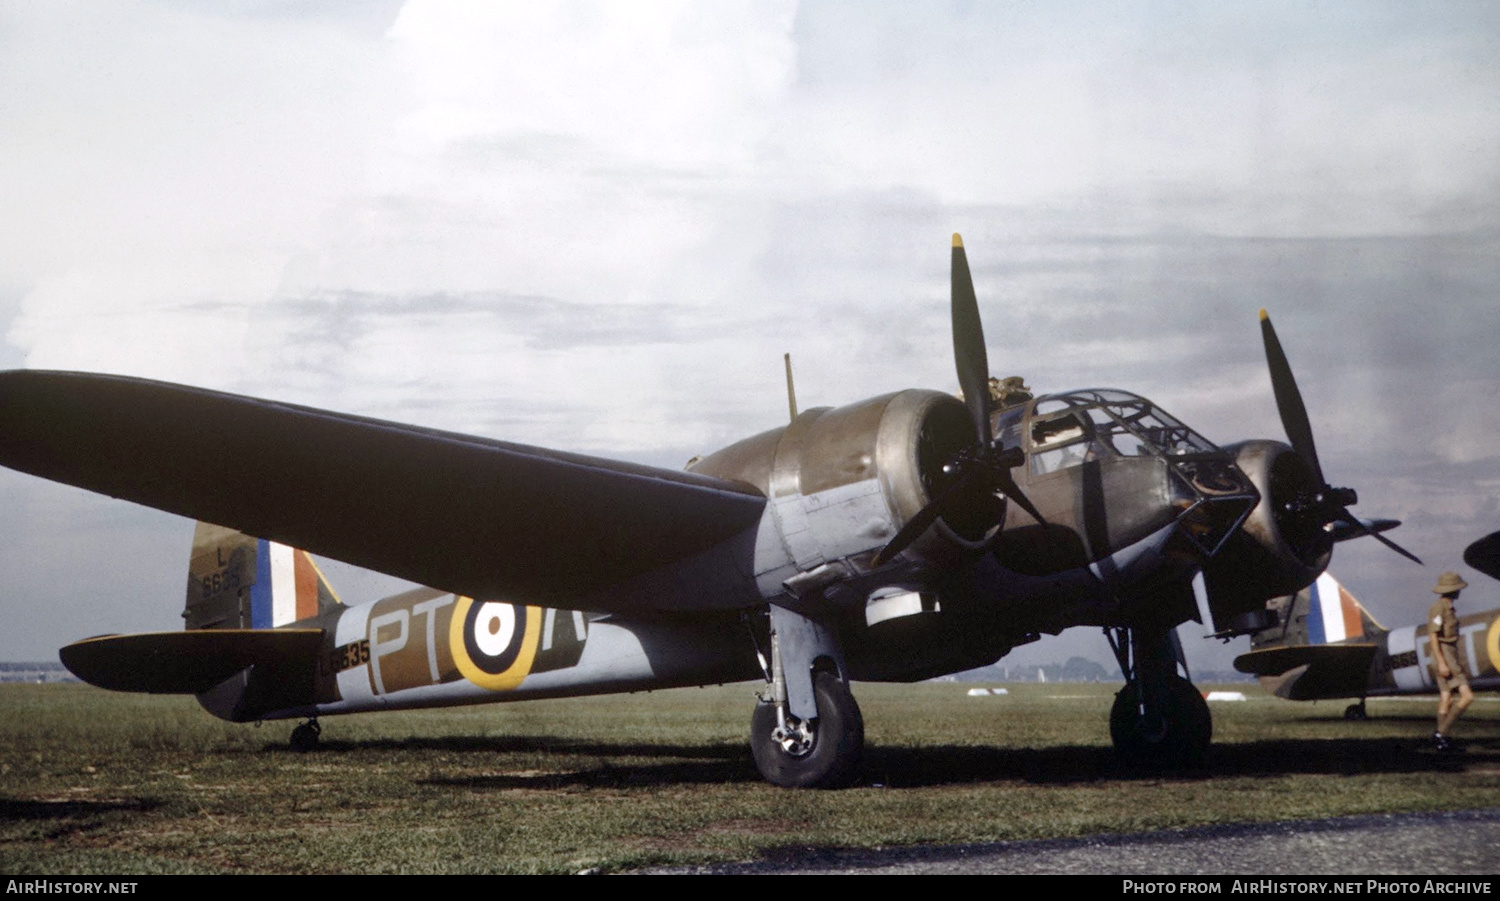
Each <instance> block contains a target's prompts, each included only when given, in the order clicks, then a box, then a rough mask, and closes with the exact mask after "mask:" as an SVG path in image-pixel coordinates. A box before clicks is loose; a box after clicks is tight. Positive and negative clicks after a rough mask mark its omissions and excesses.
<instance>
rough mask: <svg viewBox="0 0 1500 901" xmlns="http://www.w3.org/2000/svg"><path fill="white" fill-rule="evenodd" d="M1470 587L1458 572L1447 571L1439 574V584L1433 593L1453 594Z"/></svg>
mask: <svg viewBox="0 0 1500 901" xmlns="http://www.w3.org/2000/svg"><path fill="white" fill-rule="evenodd" d="M1468 587H1469V583H1468V582H1465V581H1464V580H1463V579H1460V578H1459V577H1458V573H1455V572H1446V573H1443V574H1442V575H1441V576H1438V583H1437V586H1436V587H1434V588H1433V589H1432V593H1433V594H1452V593H1453V592H1455V591H1461V590H1463V589H1465V588H1468Z"/></svg>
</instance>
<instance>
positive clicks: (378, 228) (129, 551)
mask: <svg viewBox="0 0 1500 901" xmlns="http://www.w3.org/2000/svg"><path fill="white" fill-rule="evenodd" d="M952 232H961V233H962V234H963V235H964V239H965V244H966V246H967V248H968V252H969V259H970V264H971V266H972V268H973V272H974V280H975V285H976V290H977V293H978V296H979V299H980V307H981V311H982V314H983V316H984V322H985V329H986V335H987V339H988V345H989V358H990V361H991V366H992V368H993V369H994V370H995V374H996V375H1008V374H1020V375H1023V376H1024V377H1025V378H1026V379H1027V381H1028V383H1029V384H1030V385H1031V386H1032V387H1033V388H1034V389H1036V390H1038V391H1043V392H1045V391H1058V390H1064V389H1069V388H1079V387H1088V386H1110V387H1119V388H1124V389H1127V390H1132V391H1136V392H1138V393H1141V394H1144V395H1146V396H1148V397H1150V398H1152V399H1153V400H1155V401H1157V402H1158V403H1160V404H1161V406H1162V407H1163V408H1165V409H1166V410H1168V411H1169V412H1171V413H1173V414H1174V415H1176V416H1177V417H1178V418H1180V419H1183V420H1185V421H1186V422H1188V423H1189V424H1191V425H1193V426H1194V427H1195V428H1197V429H1198V430H1199V431H1200V432H1202V433H1204V434H1205V435H1207V436H1208V437H1209V438H1210V439H1212V440H1214V441H1217V442H1220V443H1230V442H1233V441H1236V440H1241V439H1244V438H1252V437H1266V438H1276V439H1280V438H1282V437H1283V436H1282V432H1281V427H1280V423H1279V420H1278V418H1277V415H1276V409H1275V403H1274V400H1273V398H1272V396H1271V390H1270V384H1269V380H1268V378H1267V376H1266V374H1265V361H1264V356H1263V352H1262V349H1261V344H1260V337H1259V330H1258V324H1257V319H1256V311H1257V310H1258V309H1259V308H1261V307H1265V308H1267V309H1269V310H1270V312H1271V314H1272V316H1273V319H1274V321H1275V323H1276V325H1277V328H1278V331H1279V332H1280V335H1281V339H1282V343H1283V344H1284V345H1285V346H1286V349H1287V353H1288V355H1289V357H1290V359H1291V361H1292V365H1293V367H1294V369H1295V371H1296V374H1297V377H1298V380H1299V383H1300V385H1301V388H1302V392H1303V395H1304V397H1305V398H1306V401H1307V405H1308V407H1309V412H1310V415H1311V418H1312V421H1313V423H1314V427H1315V431H1316V435H1317V441H1318V449H1319V452H1320V455H1321V457H1322V463H1323V468H1324V470H1325V472H1326V473H1327V475H1328V476H1329V478H1330V480H1331V481H1332V482H1333V483H1334V484H1338V485H1351V486H1353V487H1355V488H1357V490H1358V491H1359V495H1360V503H1359V505H1358V506H1357V507H1356V512H1358V513H1360V514H1362V515H1364V516H1380V517H1392V518H1397V519H1401V520H1403V521H1404V525H1403V526H1402V527H1401V528H1400V529H1398V530H1397V531H1396V532H1395V533H1393V534H1392V537H1394V538H1396V540H1398V541H1400V542H1401V543H1402V544H1403V545H1404V546H1406V547H1408V548H1410V549H1411V550H1412V551H1414V552H1415V553H1417V554H1418V555H1419V556H1421V557H1423V559H1424V560H1426V561H1427V564H1428V565H1427V566H1425V567H1418V566H1415V565H1414V564H1411V563H1409V562H1407V561H1405V560H1403V559H1402V558H1400V557H1398V556H1396V555H1395V554H1392V553H1391V552H1389V551H1387V550H1385V549H1384V548H1382V547H1380V546H1379V545H1377V544H1376V543H1375V542H1373V541H1371V540H1369V539H1365V540H1363V541H1355V542H1349V543H1345V544H1343V545H1341V546H1340V547H1339V548H1338V550H1337V552H1336V553H1335V557H1334V562H1333V566H1332V571H1333V572H1334V573H1335V575H1337V576H1338V578H1339V579H1340V580H1342V581H1343V582H1344V584H1345V585H1346V586H1347V587H1349V588H1350V589H1351V590H1352V591H1353V592H1354V594H1355V595H1356V596H1357V597H1359V598H1360V599H1361V600H1362V601H1363V602H1364V603H1365V604H1366V606H1367V607H1369V608H1370V610H1371V611H1372V612H1373V613H1374V614H1375V616H1376V618H1377V619H1380V620H1381V621H1382V622H1384V623H1385V624H1386V625H1388V626H1392V625H1400V624H1403V623H1412V622H1416V621H1418V620H1419V619H1420V618H1421V617H1422V616H1423V614H1424V613H1425V612H1426V609H1427V606H1428V605H1429V604H1430V602H1431V598H1432V595H1431V594H1430V592H1429V588H1430V587H1431V585H1432V584H1433V582H1435V580H1436V578H1437V576H1438V574H1439V573H1440V572H1441V571H1443V570H1445V569H1458V570H1459V571H1460V572H1461V573H1463V574H1464V576H1465V578H1466V579H1467V580H1468V581H1469V582H1470V583H1471V584H1472V585H1473V586H1474V587H1473V588H1471V589H1470V591H1469V592H1466V593H1465V595H1464V597H1463V599H1462V601H1461V605H1460V609H1461V610H1462V609H1463V608H1464V607H1465V606H1468V607H1469V609H1481V608H1483V607H1496V606H1500V585H1496V584H1495V583H1494V582H1493V581H1492V580H1489V579H1488V578H1486V577H1485V576H1483V575H1480V574H1477V573H1474V572H1472V571H1470V570H1467V569H1465V568H1463V567H1462V565H1461V553H1462V549H1463V547H1464V546H1465V545H1466V544H1468V543H1469V542H1470V541H1472V540H1474V539H1476V538H1478V537H1480V536H1482V535H1484V534H1487V533H1489V532H1492V531H1494V530H1496V529H1500V442H1497V441H1496V436H1497V435H1500V404H1497V403H1496V400H1495V398H1496V396H1497V394H1500V367H1497V365H1496V361H1495V358H1494V352H1495V351H1494V346H1495V339H1496V338H1497V336H1500V302H1497V301H1500V265H1497V263H1500V4H1497V3H1493V2H1469V3H1462V4H1454V3H1446V2H1444V3H1420V2H1393V3H1379V2H1358V3H1334V2H1319V3H1294V2H1284V3H1275V4H1224V3H1213V2H1202V3H1198V2H1119V3H1109V4H1095V3H1066V2H1046V3H1039V2H1009V3H1006V2H985V3H970V2H952V3H941V2H930V3H887V4H876V3H868V2H858V3H852V2H851V3H839V2H805V3H792V2H770V0H753V2H744V3H732V2H701V3H684V2H654V3H653V2H632V3H629V4H619V3H606V2H597V3H596V2H562V3H548V2H535V0H532V2H525V3H517V4H502V3H456V2H437V0H411V2H405V3H401V2H385V3H363V2H360V3H355V2H345V3H336V2H335V3H326V4H317V5H312V4H306V5H305V4H297V3H288V2H284V0H265V2H256V0H226V2H217V3H215V2H208V3H186V2H171V0H155V2H139V3H131V4H117V3H99V2H82V0H57V2H49V3H45V4H35V3H25V2H13V0H0V367H4V368H17V367H29V368H43V369H71V370H85V371H95V372H111V373H123V374H128V375H135V376H143V377H149V378H156V379H165V380H170V381H177V382H183V383H188V384H193V385H200V386H204V387H209V388H214V389H220V390H226V391H233V392H239V393H246V394H251V395H256V396H262V397H270V398H274V399H278V400H285V401H291V402H296V403H303V404H310V405H314V406H319V407H324V408H329V409H334V410H340V411H347V412H353V413H358V414H363V415H369V416H376V417H380V418H384V419H392V420H397V421H403V422H413V423H417V424H420V425H425V426H432V427H437V428H444V429H452V430H457V431H462V432H469V433H474V434H480V435H487V436H492V437H496V438H501V439H505V440H509V441H516V442H521V443H526V444H535V445H541V446H545V447H553V448H560V449H565V450H572V451H580V452H584V453H589V454H595V455H600V456H607V457H612V458H618V459H628V460H634V461H640V462H645V463H651V464H655V465H661V466H668V467H673V468H676V467H680V466H681V465H682V464H683V463H684V462H686V460H687V459H688V458H689V457H691V456H693V455H694V454H700V453H704V452H707V451H711V450H713V449H716V448H718V447H721V446H723V445H726V444H728V443H731V442H733V441H734V440H737V439H738V438H741V437H745V436H747V435H749V434H753V433H756V432H759V431H762V430H765V429H767V428H771V427H774V426H777V425H779V424H781V423H782V422H783V421H784V419H785V410H786V407H785V393H784V387H783V382H782V378H783V376H782V368H781V355H782V353H784V352H790V353H791V354H792V356H793V361H794V366H795V369H796V377H797V395H798V399H799V401H800V403H801V404H802V406H803V407H804V408H805V407H810V406H815V405H830V406H839V405H842V404H845V403H850V402H853V401H856V400H859V399H862V398H865V397H869V396H873V395H876V394H881V393H884V392H888V391H893V390H898V389H901V388H907V387H923V388H933V389H938V390H944V391H951V390H954V389H955V388H956V384H955V383H956V378H955V376H954V371H953V363H952V351H951V348H950V346H949V342H950V335H949V326H948V307H947V304H948V296H947V295H948V256H949V250H948V248H949V235H950V233H952ZM191 533H192V524H191V523H190V522H188V521H186V520H183V519H181V518H178V517H174V516H170V515H167V514H163V513H158V512H155V511H151V510H147V509H144V508H140V507H136V506H133V505H130V504H127V503H124V502H120V501H113V500H109V499H106V498H102V497H99V496H95V495H90V494H88V493H87V492H83V491H80V490H77V489H72V488H67V487H64V486H59V485H54V484H51V483H47V482H43V481H41V480H37V479H34V478H31V477H27V476H23V475H19V474H17V473H13V472H10V471H0V610H3V611H4V614H5V617H6V622H7V628H6V629H5V630H3V631H0V659H7V660H42V659H55V654H56V649H57V648H58V647H60V646H62V645H64V644H67V643H69V642H71V641H74V640H76V639H79V638H82V637H85V636H88V635H94V634H99V633H105V632H126V631H146V630H161V629H176V628H180V625H181V620H180V611H181V609H182V598H183V589H184V586H185V570H186V564H187V556H188V548H189V544H190V541H191ZM329 572H330V576H331V578H333V580H334V582H335V586H336V587H338V588H339V589H340V590H341V591H342V593H343V594H344V595H345V598H346V600H366V599H373V598H374V597H376V596H378V594H379V593H380V592H381V591H382V590H383V589H385V588H388V587H389V585H390V583H389V582H387V581H385V580H383V579H382V578H379V577H375V576H373V575H371V574H367V573H362V572H360V571H356V570H352V569H350V568H347V567H339V566H332V567H330V570H329ZM1073 632H1076V633H1079V634H1077V635H1074V634H1073V633H1067V634H1066V635H1065V636H1064V638H1063V639H1047V640H1044V641H1043V642H1040V643H1038V644H1036V645H1030V646H1027V647H1026V648H1023V649H1020V650H1018V651H1017V652H1016V653H1015V654H1013V655H1012V657H1011V658H1008V659H1009V660H1010V661H1011V662H1013V663H1022V664H1024V663H1026V662H1027V661H1033V660H1034V661H1035V662H1050V661H1052V660H1062V659H1066V657H1067V656H1069V655H1070V654H1072V653H1075V652H1078V653H1084V654H1086V655H1089V656H1093V657H1095V658H1097V659H1101V660H1105V659H1108V651H1107V650H1106V648H1105V645H1104V642H1103V640H1102V638H1101V637H1100V636H1099V635H1098V633H1097V632H1092V631H1090V632H1087V633H1086V634H1085V633H1084V632H1083V631H1082V630H1073ZM1200 632H1201V630H1200V629H1199V627H1198V626H1197V625H1196V624H1188V625H1187V626H1185V627H1184V629H1183V631H1182V635H1183V639H1184V643H1185V645H1186V646H1187V650H1188V656H1189V662H1190V663H1192V664H1194V665H1197V666H1200V667H1211V668H1228V666H1229V660H1230V659H1232V657H1233V656H1234V654H1235V653H1238V652H1242V651H1243V650H1245V649H1246V646H1245V640H1244V639H1240V640H1238V642H1235V643H1231V644H1229V645H1220V644H1218V643H1217V642H1209V641H1204V640H1203V639H1201V638H1199V637H1198V634H1199V633H1200Z"/></svg>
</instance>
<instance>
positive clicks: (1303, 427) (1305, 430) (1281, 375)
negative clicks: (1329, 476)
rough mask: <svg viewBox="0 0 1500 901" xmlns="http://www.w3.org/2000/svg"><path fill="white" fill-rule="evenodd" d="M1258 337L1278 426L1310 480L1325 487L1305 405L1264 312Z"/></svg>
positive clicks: (1262, 312)
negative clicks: (1308, 474)
mask: <svg viewBox="0 0 1500 901" xmlns="http://www.w3.org/2000/svg"><path fill="white" fill-rule="evenodd" d="M1260 336H1261V339H1262V340H1263V341H1264V342H1265V345H1266V365H1267V366H1268V367H1269V368H1270V370H1271V390H1272V391H1273V392H1275V394H1276V409H1277V411H1278V412H1280V413H1281V427H1282V428H1283V429H1284V430H1285V431H1286V437H1287V439H1288V440H1289V441H1291V442H1292V449H1293V450H1295V451H1296V452H1297V456H1299V457H1301V458H1302V462H1304V463H1306V464H1307V467H1308V469H1311V470H1312V476H1313V479H1314V480H1316V481H1317V483H1318V484H1319V485H1327V484H1328V482H1327V481H1325V480H1324V478H1323V467H1322V466H1320V465H1319V464H1318V448H1317V446H1316V445H1315V444H1313V434H1312V423H1310V422H1308V419H1307V406H1306V405H1304V404H1303V403H1302V392H1301V391H1298V390H1297V380H1296V378H1294V377H1293V376H1292V367H1291V364H1289V363H1287V361H1286V354H1285V353H1283V352H1282V350H1281V342H1280V341H1279V340H1277V338H1276V329H1275V327H1274V326H1272V325H1271V317H1270V316H1269V315H1268V314H1267V313H1266V311H1265V310H1261V311H1260Z"/></svg>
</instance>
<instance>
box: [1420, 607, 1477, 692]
mask: <svg viewBox="0 0 1500 901" xmlns="http://www.w3.org/2000/svg"><path fill="white" fill-rule="evenodd" d="M1427 631H1428V633H1429V634H1436V636H1437V641H1438V651H1439V652H1440V653H1441V654H1442V655H1443V660H1445V661H1447V663H1448V672H1449V673H1451V675H1450V676H1449V677H1448V678H1447V679H1444V678H1443V677H1442V676H1440V675H1438V665H1437V661H1433V662H1432V663H1431V664H1429V666H1430V667H1431V669H1432V680H1433V682H1434V683H1436V684H1437V686H1438V688H1439V689H1445V688H1446V689H1447V690H1448V691H1457V690H1458V687H1459V686H1460V685H1468V684H1469V674H1468V673H1467V672H1465V670H1464V668H1463V665H1462V664H1461V663H1460V662H1459V659H1458V614H1457V613H1455V612H1453V602H1452V601H1450V600H1448V599H1447V598H1446V597H1439V598H1438V599H1437V602H1436V603H1434V604H1433V605H1432V609H1431V610H1429V611H1427Z"/></svg>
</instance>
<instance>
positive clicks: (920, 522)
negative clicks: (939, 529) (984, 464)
mask: <svg viewBox="0 0 1500 901" xmlns="http://www.w3.org/2000/svg"><path fill="white" fill-rule="evenodd" d="M978 473H979V470H977V469H970V470H968V471H966V472H965V473H964V474H963V475H961V476H959V477H958V480H957V481H955V482H954V483H953V484H952V485H949V486H948V490H947V491H944V492H943V493H942V494H940V495H938V496H937V497H936V498H934V499H933V501H932V502H931V503H929V504H928V505H927V506H925V507H923V508H922V509H920V510H918V511H917V515H916V516H913V517H912V518H911V519H908V520H907V521H906V525H904V526H902V527H901V531H899V532H897V533H896V537H894V538H892V539H891V540H890V541H888V542H886V545H885V547H883V548H881V549H880V553H878V554H876V555H875V560H874V563H875V565H876V566H880V565H882V564H884V563H886V562H888V561H890V560H891V559H892V558H893V557H895V556H896V555H897V554H899V553H901V552H902V551H904V550H906V549H907V547H908V546H910V545H911V543H912V542H913V541H916V540H917V539H918V538H919V537H921V535H922V533H923V532H925V531H927V530H928V529H930V528H932V524H933V523H935V522H937V520H938V517H939V516H942V515H943V510H944V509H946V508H947V507H948V505H949V504H952V503H953V502H954V501H955V500H960V499H963V498H964V496H965V495H967V494H968V493H969V491H970V489H971V487H972V485H971V484H970V483H972V482H974V481H975V478H976V476H977V475H978Z"/></svg>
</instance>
